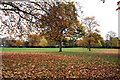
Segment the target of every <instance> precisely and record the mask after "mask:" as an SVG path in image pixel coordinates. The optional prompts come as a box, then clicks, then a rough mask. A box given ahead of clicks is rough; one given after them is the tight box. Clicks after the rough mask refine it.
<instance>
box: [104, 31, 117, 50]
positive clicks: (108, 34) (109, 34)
mask: <svg viewBox="0 0 120 80" xmlns="http://www.w3.org/2000/svg"><path fill="white" fill-rule="evenodd" d="M115 36H116V33H115V32H113V31H109V32H108V33H107V35H106V39H107V40H110V46H111V48H112V38H114V37H115Z"/></svg>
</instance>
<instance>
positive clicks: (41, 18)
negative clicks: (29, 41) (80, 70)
mask: <svg viewBox="0 0 120 80" xmlns="http://www.w3.org/2000/svg"><path fill="white" fill-rule="evenodd" d="M0 5H1V10H3V11H4V12H7V11H8V12H11V13H14V14H16V15H17V16H18V18H17V19H18V22H17V23H18V25H19V27H17V29H18V30H20V31H21V30H23V29H22V28H23V27H21V26H20V25H22V24H20V23H24V22H25V23H24V24H26V23H28V24H26V27H27V29H26V30H29V31H31V29H32V28H33V27H34V28H35V30H34V31H36V30H38V31H39V32H42V33H43V34H44V35H46V38H48V40H50V39H53V40H57V41H59V47H60V50H59V52H61V51H62V48H61V42H62V40H63V38H65V36H68V37H74V36H76V33H75V32H77V33H79V34H82V33H81V32H82V27H81V26H79V27H80V28H78V29H80V30H78V31H77V29H76V28H77V26H78V24H79V21H78V20H77V10H76V6H75V4H74V3H73V2H72V3H71V2H66V1H65V0H63V1H61V0H46V1H44V0H40V1H39V0H38V1H34V0H33V1H29V2H6V1H0ZM23 19H24V20H25V21H24V22H23ZM4 22H5V21H4ZM13 22H15V21H13ZM3 24H4V23H3ZM29 25H32V27H31V26H29ZM26 30H24V32H26ZM29 31H28V32H29ZM79 31H80V32H79ZM28 32H27V33H26V34H29V33H28ZM31 32H32V31H31Z"/></svg>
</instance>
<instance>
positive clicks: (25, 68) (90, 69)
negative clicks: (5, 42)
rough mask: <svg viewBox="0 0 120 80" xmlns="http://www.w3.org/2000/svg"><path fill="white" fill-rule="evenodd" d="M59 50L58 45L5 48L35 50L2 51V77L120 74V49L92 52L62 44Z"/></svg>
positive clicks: (73, 76)
mask: <svg viewBox="0 0 120 80" xmlns="http://www.w3.org/2000/svg"><path fill="white" fill-rule="evenodd" d="M58 51H59V48H2V52H3V53H4V52H11V53H13V52H18V53H19V52H25V53H35V54H7V55H5V54H4V55H2V63H3V64H2V66H3V67H2V73H3V74H2V77H3V78H19V77H22V78H89V79H93V78H100V79H105V78H106V79H112V78H114V79H119V78H120V75H119V72H120V70H119V68H120V66H119V64H120V60H119V57H118V54H116V53H115V54H114V53H113V52H118V49H92V51H91V52H89V51H88V49H87V48H63V52H58ZM105 52H107V53H105ZM37 53H39V54H37ZM40 53H47V55H45V54H44V55H42V54H40Z"/></svg>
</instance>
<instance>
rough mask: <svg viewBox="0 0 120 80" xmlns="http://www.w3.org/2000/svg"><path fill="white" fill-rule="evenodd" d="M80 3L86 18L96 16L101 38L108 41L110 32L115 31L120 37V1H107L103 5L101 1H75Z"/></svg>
mask: <svg viewBox="0 0 120 80" xmlns="http://www.w3.org/2000/svg"><path fill="white" fill-rule="evenodd" d="M74 1H77V2H80V5H81V6H82V10H83V13H84V17H91V16H95V17H96V18H95V19H96V20H97V21H98V23H99V24H100V27H99V28H98V29H99V30H100V31H101V33H100V34H101V36H102V37H103V38H104V40H105V39H106V34H107V33H108V31H111V30H112V31H113V32H115V33H116V36H118V11H116V9H117V7H118V6H117V2H118V1H119V0H106V2H105V3H102V1H101V0H74Z"/></svg>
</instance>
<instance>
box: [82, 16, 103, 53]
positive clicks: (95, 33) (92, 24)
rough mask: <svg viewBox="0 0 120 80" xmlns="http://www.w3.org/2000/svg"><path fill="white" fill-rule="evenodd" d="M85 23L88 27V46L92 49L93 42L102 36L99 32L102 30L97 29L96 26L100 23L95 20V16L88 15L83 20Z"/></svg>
mask: <svg viewBox="0 0 120 80" xmlns="http://www.w3.org/2000/svg"><path fill="white" fill-rule="evenodd" d="M83 23H84V26H85V29H86V30H85V32H86V34H85V37H86V39H87V41H88V48H89V51H91V42H93V41H97V40H98V39H100V38H101V35H100V34H99V32H100V31H99V30H98V29H96V27H97V26H99V24H98V23H97V21H96V20H95V17H86V18H85V19H84V20H83Z"/></svg>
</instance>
